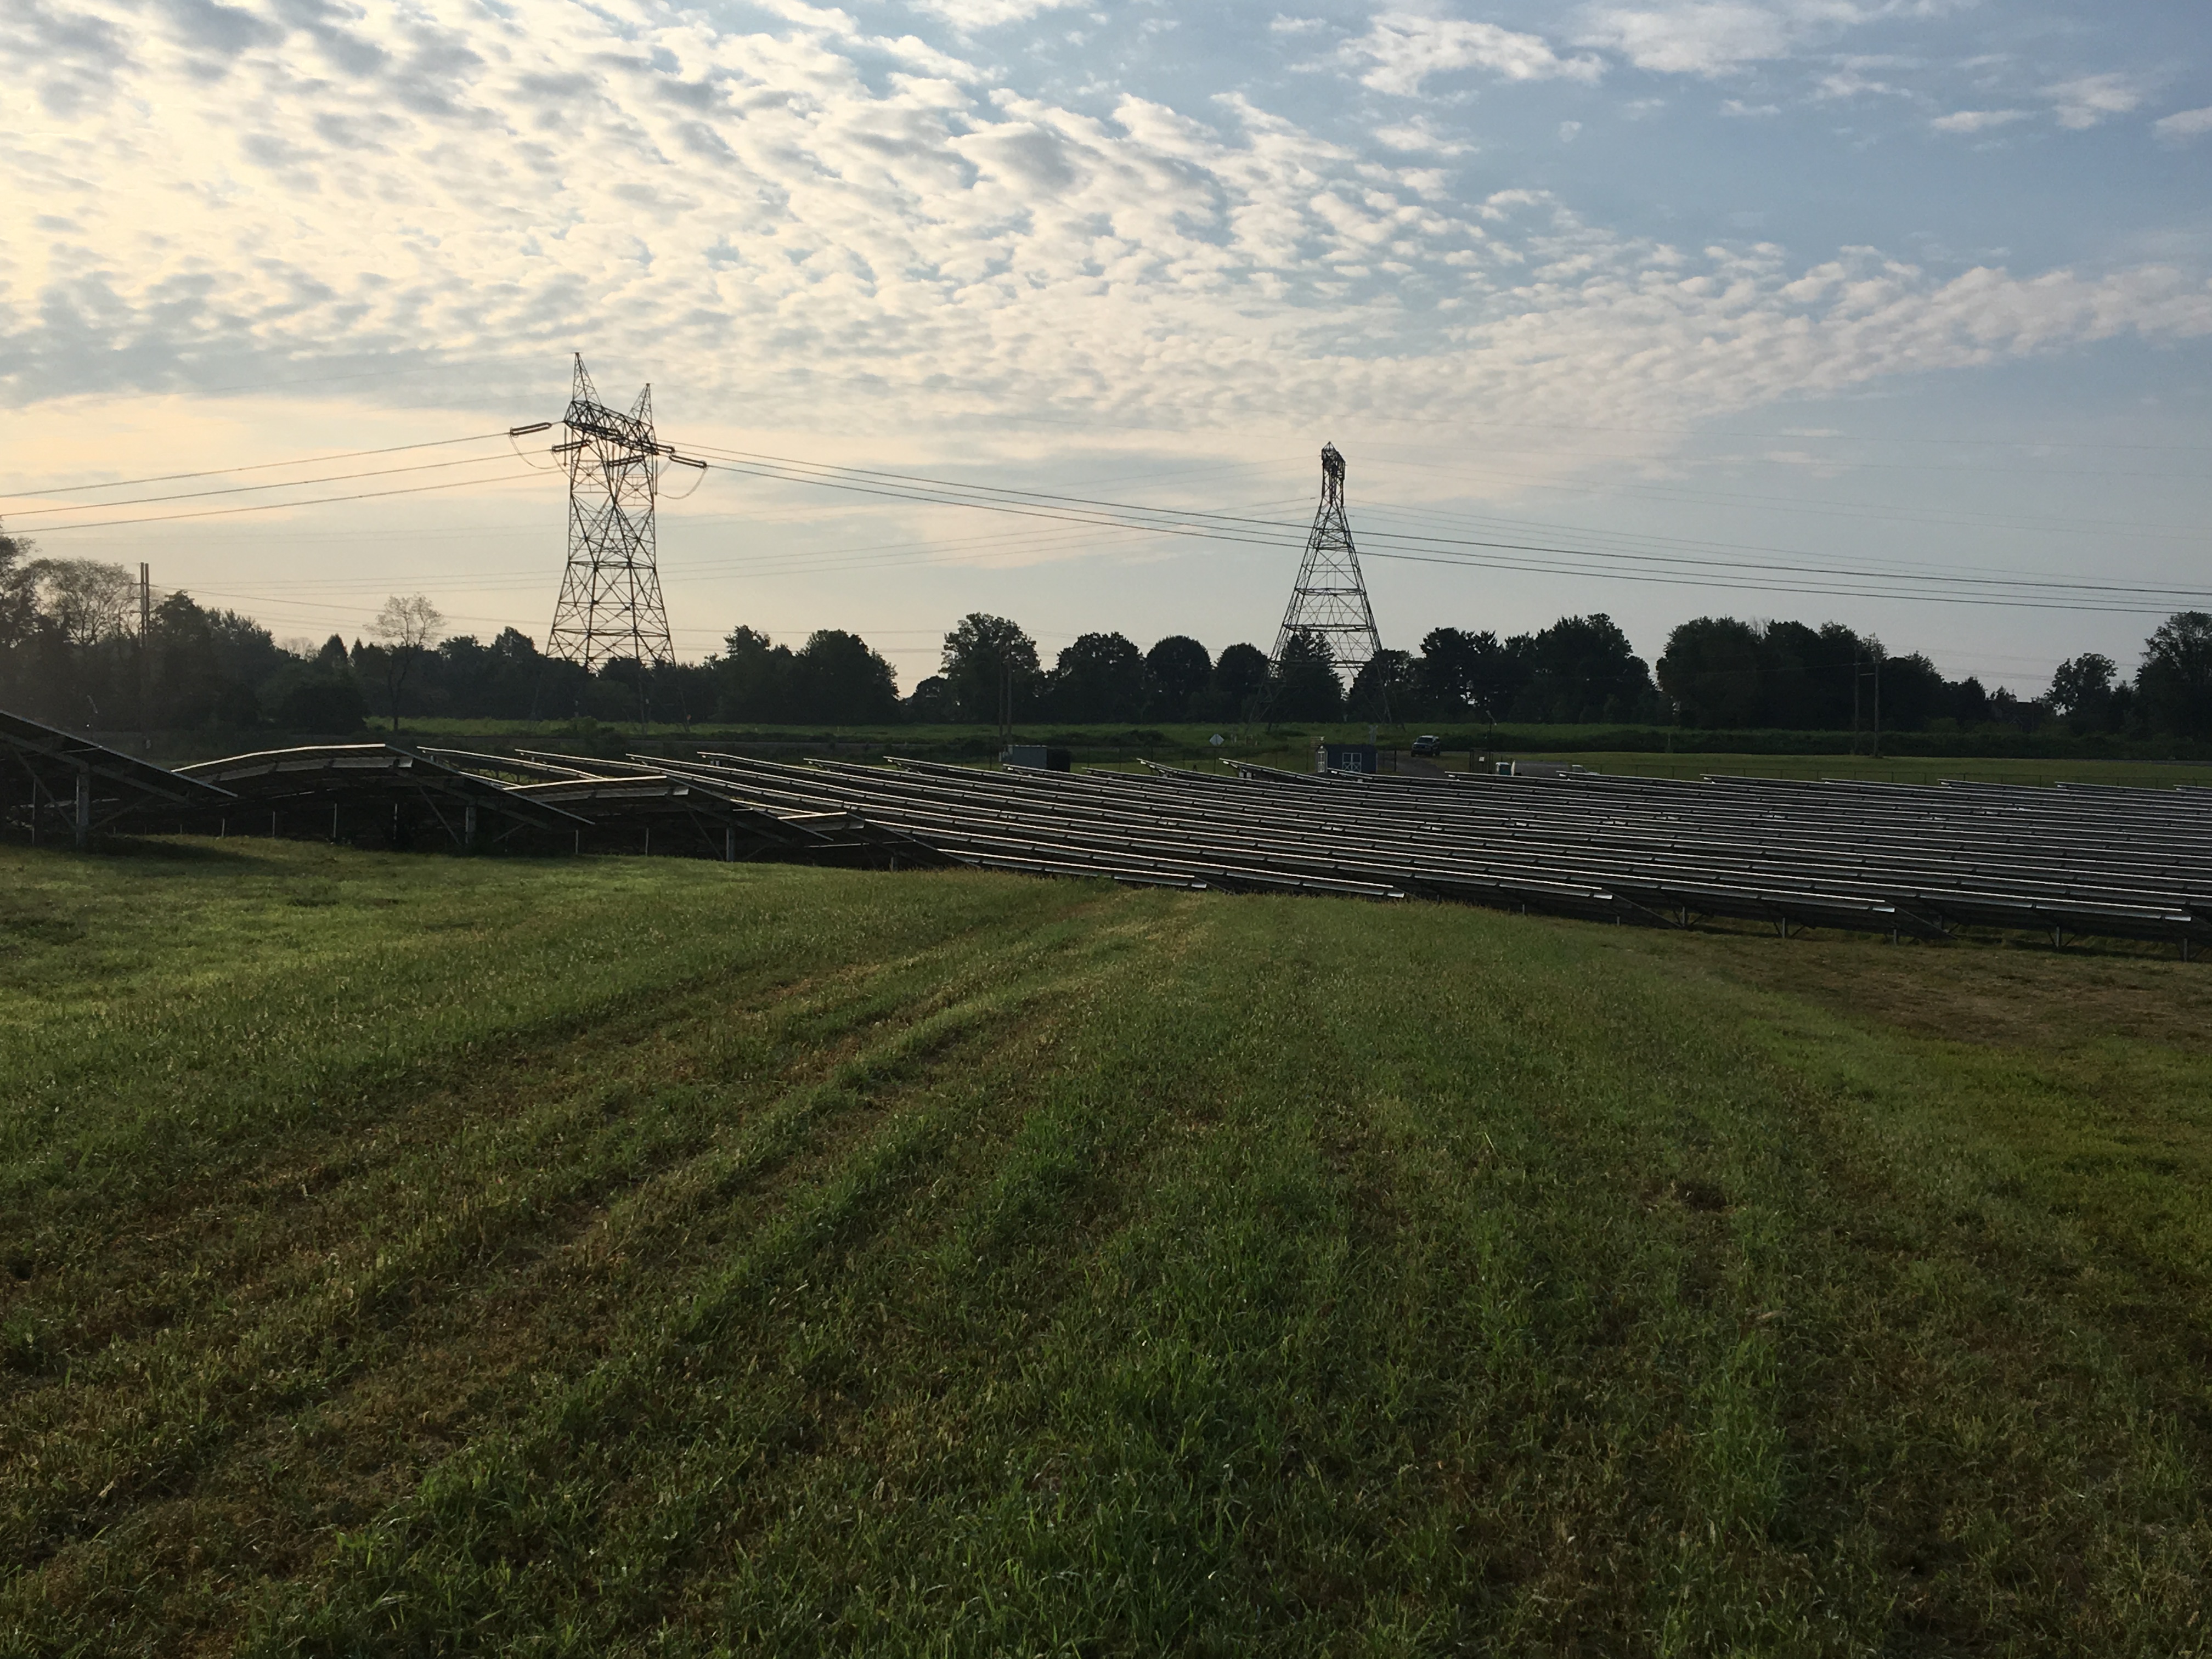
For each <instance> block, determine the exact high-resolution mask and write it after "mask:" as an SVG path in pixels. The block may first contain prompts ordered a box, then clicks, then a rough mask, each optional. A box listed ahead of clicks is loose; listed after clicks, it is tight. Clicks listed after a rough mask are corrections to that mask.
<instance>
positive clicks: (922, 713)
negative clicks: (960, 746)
mask: <svg viewBox="0 0 2212 1659" xmlns="http://www.w3.org/2000/svg"><path fill="white" fill-rule="evenodd" d="M899 713H900V714H901V715H902V716H903V717H904V718H905V719H907V720H911V721H913V722H914V723H915V725H916V726H950V725H951V723H952V721H953V719H954V717H955V715H956V714H957V713H958V711H957V709H955V708H954V707H953V706H952V687H951V684H949V683H947V681H946V680H945V677H944V676H943V675H941V674H931V675H929V676H927V678H924V679H923V680H922V681H921V684H918V685H916V686H915V688H914V695H913V696H910V697H908V699H907V700H906V701H905V702H902V703H901V704H900V705H899Z"/></svg>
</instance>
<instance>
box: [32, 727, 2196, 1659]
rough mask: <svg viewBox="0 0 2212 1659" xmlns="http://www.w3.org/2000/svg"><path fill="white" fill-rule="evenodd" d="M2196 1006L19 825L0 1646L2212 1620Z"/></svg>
mask: <svg viewBox="0 0 2212 1659" xmlns="http://www.w3.org/2000/svg"><path fill="white" fill-rule="evenodd" d="M1647 758H1648V757H1647ZM2208 975H2212V969H2208V968H2207V967H2206V966H2205V965H2204V964H2202V963H2199V964H2197V965H2194V966H2185V965H2183V964H2181V963H2178V962H2176V961H2174V960H2172V959H2171V958H2170V957H2161V956H2158V955H2154V954H2152V953H2149V952H2147V951H2144V952H2138V951H2130V950H2127V949H2124V948H2122V949H2116V950H2112V951H2067V952H2065V953H2063V954H2060V953H2056V952H2053V951H2049V950H2048V949H2043V950H2028V949H2016V948H2010V947H2007V946H2002V945H1975V946H1959V947H1921V946H1902V947H1893V946H1887V945H1881V944H1878V943H1873V942H1867V941H1861V940H1857V939H1829V938H1826V937H1825V936H1822V935H1818V934H1815V935H1814V936H1811V937H1809V938H1806V937H1801V938H1797V939H1791V940H1790V941H1788V942H1787V943H1784V942H1783V941H1781V940H1778V939H1771V938H1755V937H1752V936H1750V935H1748V934H1742V935H1729V934H1723V933H1703V934H1699V933H1645V932H1641V931H1638V930H1633V929H1625V928H1620V927H1603V926H1596V925H1589V924H1578V923H1572V922H1559V921H1546V920H1542V919H1533V918H1520V917H1512V916H1504V915H1492V914H1488V913H1486V912H1482V911H1478V910H1472V909H1462V908H1447V907H1442V906H1431V905H1415V904H1408V905H1400V906H1393V907H1384V906H1378V905H1368V904H1360V903H1356V902H1339V901H1331V900H1322V899H1281V900H1274V899H1267V898H1230V897H1225V896H1219V895H1209V894H1173V893H1164V892H1157V891H1133V890H1117V889H1114V888H1111V887H1109V886H1105V885H1103V884H1085V883H1065V882H1064V883H1045V882H1033V881H1027V880H1024V879H1021V878H1013V877H995V876H986V875H980V874H975V873H973V872H951V873H905V874H899V875H872V874H861V873H847V872H820V871H807V870H799V869H785V868H774V867H760V866H737V867H734V868H732V867H729V866H719V865H712V864H706V863H695V862H689V861H682V860H666V861H659V862H647V861H641V860H581V861H568V860H557V861H556V860H546V861H527V860H457V859H443V858H429V857H422V858H415V859H408V858H404V857H386V856H381V855H372V854H358V853H351V852H341V851H339V850H337V849H332V848H319V847H314V846H309V845H301V844H291V843H271V842H252V843H247V842H227V843H223V844H221V845H219V846H218V845H216V844H213V843H208V842H192V843H185V842H179V843H175V844H167V843H151V844H149V845H146V846H144V847H143V848H140V849H139V850H137V852H135V853H127V854H123V853H118V854H112V855H108V856H101V857H97V858H93V859H87V860H76V859H73V858H70V857H68V856H66V855H63V854H50V853H33V852H30V851H27V850H26V849H23V848H4V849H0V1077H4V1078H5V1079H6V1080H7V1087H6V1089H5V1090H4V1091H0V1095H4V1098H0V1262H4V1264H5V1267H6V1271H5V1272H4V1273H0V1351H4V1359H3V1360H0V1652H5V1653H9V1654H22V1655H32V1654H37V1655H49V1654H62V1653H83V1654H110V1653H116V1654H121V1653H131V1654H161V1655H172V1654H180V1653H196V1652H197V1653H222V1652H231V1651H237V1652H241V1653H246V1654H254V1655H275V1654H280V1653H303V1654H314V1655H341V1654H343V1655H384V1654H392V1655H398V1654H428V1653H434V1652H485V1653H501V1654H507V1653H531V1654H546V1655H551V1654H562V1655H579V1656H580V1655H604V1654H618V1653H640V1654H642V1653H652V1654H655V1655H705V1654H714V1653H726V1654H738V1653H745V1654H754V1653H776V1654H810V1655H811V1654H824V1655H826V1654H832V1653H835V1654H855V1653H867V1654H878V1653H882V1654H893V1655H899V1654H912V1655H923V1654H929V1655H941V1654H977V1655H981V1654H997V1653H1008V1654H1031V1653H1035V1654H1045V1653H1051V1654H1061V1653H1066V1654H1085V1655H1109V1654H1130V1655H1150V1654H1155V1653H1159V1652H1162V1651H1165V1650H1181V1651H1188V1652H1194V1653H1206V1654H1219V1655H1232V1654H1236V1655H1242V1654H1249V1653H1261V1654H1304V1653H1313V1652H1330V1653H1343V1654H1364V1655H1415V1654H1445V1653H1455V1652H1463V1651H1486V1652H1487V1651H1495V1652H1500V1653H1504V1652H1522V1651H1543V1652H1584V1653H1590V1654H1606V1655H1610V1654H1620V1653H1626V1654H1635V1653H1651V1654H1657V1653H1682V1654H1705V1653H1715V1654H1718V1653H1728V1652H1737V1653H1746V1654H1751V1653H1757V1654H1831V1653H1832V1654H1844V1653H1875V1652H1883V1653H1893V1652H1894V1653H1929V1654H1933V1653H1955V1652H1969V1651H1972V1652H1997V1651H2003V1652H2014V1653H2048V1654H2069V1655H2071V1654H2082V1653H2099V1654H2105V1653H2113V1654H2132V1655H2144V1656H2148V1655H2169V1654H2177V1653H2202V1652H2204V1651H2206V1650H2207V1649H2208V1647H2209V1646H2212V1635H2208V1630H2207V1624H2208V1620H2207V1618H2206V1616H2205V1614H2204V1612H2203V1609H2204V1608H2205V1607H2206V1606H2207V1605H2208V1603H2212V1586H2208V1584H2207V1583H2206V1576H2207V1565H2206V1564H2207V1562H2208V1561H2212V1514H2208V1512H2207V1507H2206V1499H2205V1496H2204V1495H2205V1493H2206V1492H2208V1490H2212V1210H2208V1204H2207V1198H2206V1194H2207V1192H2208V1190H2212V1189H2209V1188H2208V1176H2212V1018H2208V1016H2212V977H2208Z"/></svg>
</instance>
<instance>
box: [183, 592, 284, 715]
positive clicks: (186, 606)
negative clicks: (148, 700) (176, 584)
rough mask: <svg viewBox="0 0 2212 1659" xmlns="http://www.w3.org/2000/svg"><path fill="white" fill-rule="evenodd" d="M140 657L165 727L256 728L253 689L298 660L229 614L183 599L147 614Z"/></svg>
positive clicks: (258, 704)
mask: <svg viewBox="0 0 2212 1659" xmlns="http://www.w3.org/2000/svg"><path fill="white" fill-rule="evenodd" d="M147 657H148V665H149V670H150V677H151V678H152V680H153V684H154V699H155V702H154V706H155V708H157V709H159V710H160V711H161V721H162V724H164V725H166V726H172V727H175V726H254V725H258V723H259V721H260V719H261V702H260V698H259V697H258V695H257V687H258V686H259V685H260V684H263V683H264V681H267V680H269V679H270V678H274V675H275V671H276V669H277V668H278V667H280V666H283V665H295V666H296V665H297V663H298V660H299V659H297V658H295V657H294V656H292V655H291V654H290V653H289V652H286V651H283V649H281V648H280V647H278V646H277V644H276V641H274V640H273V639H271V638H270V636H269V631H268V629H264V628H263V627H262V626H261V625H260V624H259V623H256V622H253V621H252V620H251V619H250V618H248V617H241V616H240V615H239V614H238V613H237V612H236V611H207V610H204V609H202V608H201V607H200V606H199V605H197V604H196V603H194V601H193V599H192V597H191V594H189V593H183V592H178V593H171V594H169V595H168V596H167V597H166V598H165V599H162V601H161V604H159V605H155V607H154V615H153V617H152V629H151V632H150V635H149V639H148V641H147Z"/></svg>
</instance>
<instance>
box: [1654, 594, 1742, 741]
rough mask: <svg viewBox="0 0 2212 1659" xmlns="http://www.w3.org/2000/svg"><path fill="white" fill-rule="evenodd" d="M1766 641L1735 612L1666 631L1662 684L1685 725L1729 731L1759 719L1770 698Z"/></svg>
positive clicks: (1662, 688)
mask: <svg viewBox="0 0 2212 1659" xmlns="http://www.w3.org/2000/svg"><path fill="white" fill-rule="evenodd" d="M1763 654H1764V653H1763V651H1762V649H1761V641H1760V639H1759V634H1758V632H1757V630H1756V629H1753V628H1751V627H1749V626H1748V625H1747V624H1746V623H1740V622H1738V621H1736V620H1735V618H1734V617H1698V618H1697V619H1696V620H1694V621H1692V622H1686V623H1682V624H1681V625H1680V627H1678V628H1677V629H1675V630H1674V632H1673V633H1672V634H1669V635H1668V636H1667V649H1666V651H1665V652H1664V653H1662V655H1661V656H1660V659H1659V685H1660V688H1661V690H1664V691H1665V692H1666V694H1667V695H1668V696H1670V697H1672V698H1673V699H1674V706H1675V707H1676V708H1678V709H1680V711H1681V719H1682V723H1683V724H1684V725H1686V726H1705V727H1707V728H1709V729H1714V730H1720V731H1727V730H1730V729H1735V728H1740V727H1743V726H1750V725H1753V723H1755V722H1756V721H1757V720H1758V718H1759V714H1760V711H1761V705H1762V704H1763V703H1764V702H1765V684H1764V679H1763V676H1762V673H1761V668H1762V664H1761V660H1760V659H1761V657H1762V656H1763Z"/></svg>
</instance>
